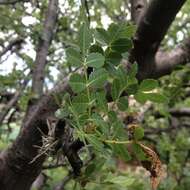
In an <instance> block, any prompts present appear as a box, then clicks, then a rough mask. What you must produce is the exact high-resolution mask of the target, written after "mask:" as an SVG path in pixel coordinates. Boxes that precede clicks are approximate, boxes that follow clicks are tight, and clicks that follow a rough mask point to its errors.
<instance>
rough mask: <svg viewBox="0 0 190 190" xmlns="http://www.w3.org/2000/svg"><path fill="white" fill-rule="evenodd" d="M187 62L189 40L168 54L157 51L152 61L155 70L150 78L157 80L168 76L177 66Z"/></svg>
mask: <svg viewBox="0 0 190 190" xmlns="http://www.w3.org/2000/svg"><path fill="white" fill-rule="evenodd" d="M189 61H190V38H188V39H185V40H184V42H183V43H182V44H181V45H179V46H178V47H176V48H174V49H173V50H171V51H169V52H163V51H158V52H157V54H156V56H155V59H154V62H155V63H154V65H155V70H154V72H152V74H151V75H150V77H154V78H158V77H160V76H164V75H166V74H170V73H171V72H172V71H173V69H174V68H175V67H176V66H177V65H184V64H187V63H189Z"/></svg>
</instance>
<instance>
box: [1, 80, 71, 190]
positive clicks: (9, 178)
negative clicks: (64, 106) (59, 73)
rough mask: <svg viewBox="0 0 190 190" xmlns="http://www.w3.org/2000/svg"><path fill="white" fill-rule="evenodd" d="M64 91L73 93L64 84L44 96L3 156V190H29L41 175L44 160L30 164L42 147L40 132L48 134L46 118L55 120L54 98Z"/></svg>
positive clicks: (55, 106) (41, 158)
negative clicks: (39, 146) (37, 146)
mask: <svg viewBox="0 0 190 190" xmlns="http://www.w3.org/2000/svg"><path fill="white" fill-rule="evenodd" d="M66 83H67V82H65V84H66ZM61 92H71V91H70V89H69V87H68V86H67V85H64V84H63V85H60V86H58V87H56V88H55V89H54V90H53V91H52V92H50V94H49V95H46V96H44V97H42V99H41V100H40V101H39V103H38V106H37V107H36V109H35V110H34V112H33V114H32V115H30V116H29V117H28V119H27V121H26V122H25V123H24V124H23V126H22V130H21V132H20V134H19V136H18V137H17V139H16V141H15V142H14V143H13V145H11V147H10V148H9V149H7V150H6V151H5V152H3V153H1V155H0V187H1V188H2V189H3V190H13V189H14V190H21V189H22V190H29V189H30V186H31V184H32V182H33V181H34V180H35V179H36V177H37V176H38V175H39V173H40V171H41V167H42V163H43V162H44V159H45V157H44V156H42V157H40V158H39V159H37V160H36V161H35V162H34V163H32V164H29V162H30V161H31V160H32V159H33V158H34V157H35V156H36V155H37V154H38V149H37V148H36V147H34V145H41V138H42V134H41V133H40V130H41V131H43V132H44V134H47V132H48V131H47V118H49V117H53V116H54V112H55V111H56V110H57V109H58V105H57V102H56V100H55V96H56V95H57V94H59V93H61ZM39 129H40V130H39Z"/></svg>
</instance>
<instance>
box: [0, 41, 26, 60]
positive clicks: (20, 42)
mask: <svg viewBox="0 0 190 190" xmlns="http://www.w3.org/2000/svg"><path fill="white" fill-rule="evenodd" d="M23 42H24V40H23V39H22V38H17V39H14V40H12V41H10V43H9V45H8V46H7V47H5V48H4V49H3V50H2V51H1V52H0V58H1V57H2V56H3V55H4V54H6V53H7V52H8V51H11V50H12V49H13V47H14V46H20V45H21V44H22V43H23Z"/></svg>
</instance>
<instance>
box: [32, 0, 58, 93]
mask: <svg viewBox="0 0 190 190" xmlns="http://www.w3.org/2000/svg"><path fill="white" fill-rule="evenodd" d="M57 14H58V0H50V1H49V6H48V10H47V13H46V18H45V22H44V26H43V31H42V34H41V36H40V38H39V44H38V47H37V52H36V53H37V54H36V60H35V68H34V70H33V78H32V91H33V92H34V94H36V95H37V97H40V96H41V95H42V94H43V83H44V75H45V66H46V63H47V55H48V49H49V46H50V44H51V40H52V37H53V34H54V31H55V26H56V20H57Z"/></svg>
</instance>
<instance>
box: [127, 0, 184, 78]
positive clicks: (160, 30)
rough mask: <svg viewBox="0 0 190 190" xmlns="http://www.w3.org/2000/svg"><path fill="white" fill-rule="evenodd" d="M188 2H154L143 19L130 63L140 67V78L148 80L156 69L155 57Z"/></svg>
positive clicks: (179, 0)
mask: <svg viewBox="0 0 190 190" xmlns="http://www.w3.org/2000/svg"><path fill="white" fill-rule="evenodd" d="M185 2H186V0H177V1H173V0H168V1H164V0H152V1H151V2H150V4H149V6H148V8H147V10H146V12H145V13H144V15H143V16H142V17H141V19H140V22H139V24H138V27H137V32H136V34H135V37H134V48H133V50H132V53H131V60H130V61H132V62H133V61H137V63H138V65H139V73H138V78H139V79H142V78H146V77H147V76H149V75H150V74H151V73H152V72H153V71H154V69H155V62H154V56H155V53H156V52H157V50H158V48H159V46H160V43H161V41H162V39H163V38H164V36H165V34H166V32H167V30H168V28H169V26H170V25H171V23H172V21H173V20H174V18H175V16H176V14H177V13H178V11H179V10H180V8H181V7H182V5H183V4H184V3H185Z"/></svg>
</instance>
